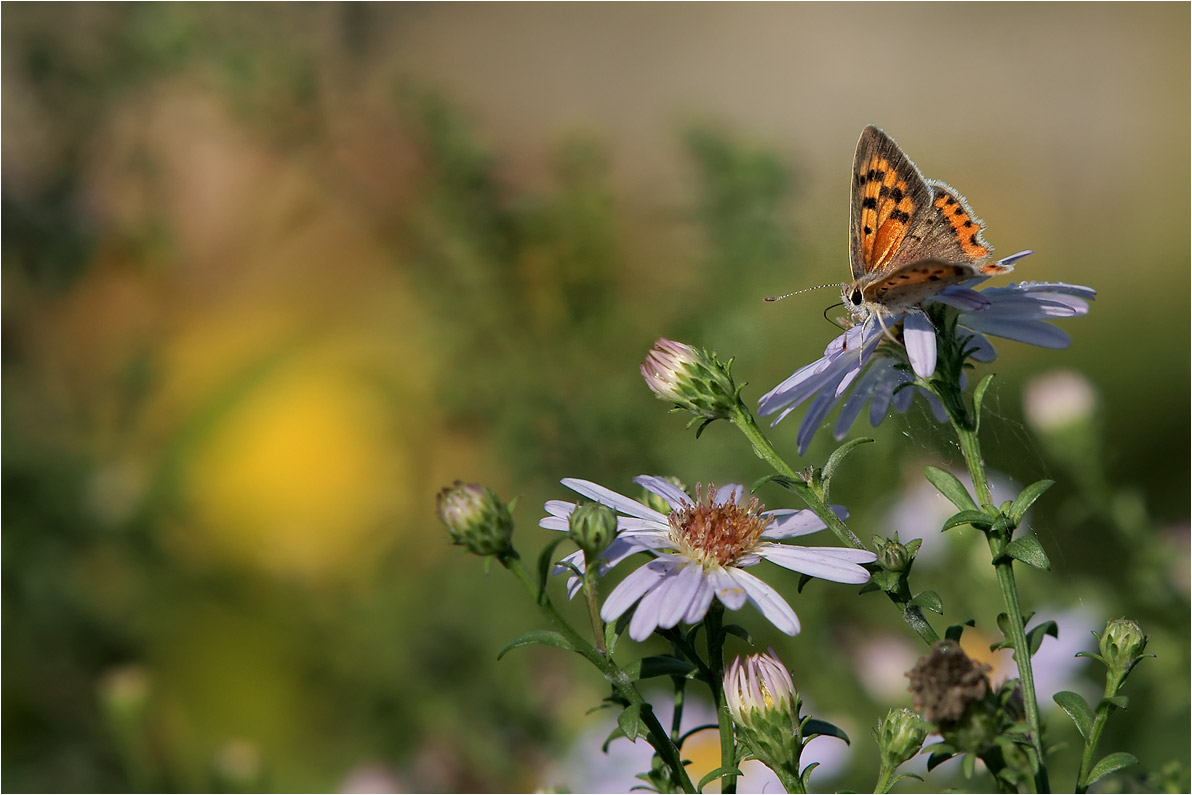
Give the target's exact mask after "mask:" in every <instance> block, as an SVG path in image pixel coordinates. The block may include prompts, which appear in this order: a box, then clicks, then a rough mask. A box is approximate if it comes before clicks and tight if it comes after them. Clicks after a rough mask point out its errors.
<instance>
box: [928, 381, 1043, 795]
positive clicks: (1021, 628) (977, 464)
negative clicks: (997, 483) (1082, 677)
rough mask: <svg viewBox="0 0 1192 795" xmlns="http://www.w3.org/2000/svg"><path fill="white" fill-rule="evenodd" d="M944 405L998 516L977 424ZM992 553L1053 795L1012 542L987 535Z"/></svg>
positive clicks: (1039, 780) (981, 498)
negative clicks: (1010, 552)
mask: <svg viewBox="0 0 1192 795" xmlns="http://www.w3.org/2000/svg"><path fill="white" fill-rule="evenodd" d="M941 402H942V403H943V404H944V406H945V408H946V409H947V412H948V416H949V419H951V420H952V427H953V428H954V429H955V430H956V437H957V439H958V440H959V442H960V452H961V454H962V455H963V456H964V462H965V464H966V465H967V466H968V471H969V476H970V477H971V478H972V480H973V489H974V490H975V491H976V492H977V494H976V496H977V501H978V503H979V504H980V505H981V507H982V509H984V510H985V511H986V512H987V513H990V514H994V513H995V512H996V509H995V508H994V506H993V493H992V492H991V491H990V488H989V479H988V478H987V477H986V475H985V461H984V459H983V458H982V457H981V444H980V442H979V441H978V439H977V431H976V425H977V423H976V422H975V421H972V422H970V421H968V418H967V417H963V416H957V414H958V412H956V411H955V409H954V408H952V405H951V404H952V403H953V401H947V400H943V399H942V398H941ZM986 539H987V540H988V542H989V551H990V553H991V555H992V556H993V568H994V571H995V573H996V574H997V581H998V586H999V587H1000V588H1001V591H1002V601H1003V603H1004V604H1005V606H1006V614H1007V616H1008V617H1009V621H1008V622H1007V624H1008V625H1009V633H1010V643H1011V645H1012V646H1013V647H1014V661H1015V662H1016V663H1017V664H1018V679H1019V682H1020V683H1021V684H1022V699H1023V703H1024V706H1025V709H1026V720H1027V725H1028V726H1029V727H1030V730H1031V745H1032V747H1033V748H1034V749H1035V754H1036V755H1037V757H1038V760H1039V767H1038V770H1037V771H1036V773H1035V786H1036V788H1037V790H1038V791H1039V792H1050V784H1049V783H1048V780H1047V760H1046V758H1045V757H1044V755H1043V729H1042V723H1041V722H1040V720H1039V702H1038V697H1037V696H1036V694H1035V675H1034V671H1033V669H1032V666H1031V650H1030V646H1029V644H1028V642H1027V638H1026V622H1025V620H1024V619H1023V615H1022V606H1021V605H1020V604H1019V601H1018V587H1017V585H1016V584H1015V582H1014V560H1013V558H1011V557H1009V556H1008V555H1005V554H1003V549H1004V548H1005V546H1006V544H1007V543H1009V540H1010V539H1009V538H1001V537H999V536H997V535H995V534H993V533H989V534H987V535H986Z"/></svg>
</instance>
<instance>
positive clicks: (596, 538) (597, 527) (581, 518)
mask: <svg viewBox="0 0 1192 795" xmlns="http://www.w3.org/2000/svg"><path fill="white" fill-rule="evenodd" d="M568 525H569V527H570V536H571V540H572V541H574V542H575V545H576V546H577V547H579V548H580V549H582V550H583V551H584V559H585V560H588V561H593V560H596V558H598V557H600V553H601V552H603V551H604V550H606V549H608V545H609V544H611V543H612V542H613V539H614V538H616V537H617V514H616V513H615V512H614V511H613V509H612V508H609V507H608V506H607V505H602V504H601V503H598V502H587V503H583V504H581V505H577V506H576V507H575V510H574V511H572V512H571V517H570V518H569V519H568Z"/></svg>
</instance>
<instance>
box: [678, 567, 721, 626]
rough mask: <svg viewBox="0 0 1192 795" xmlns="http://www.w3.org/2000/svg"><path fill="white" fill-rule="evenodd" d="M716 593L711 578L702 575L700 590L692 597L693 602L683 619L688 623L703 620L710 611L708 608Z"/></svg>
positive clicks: (688, 606)
mask: <svg viewBox="0 0 1192 795" xmlns="http://www.w3.org/2000/svg"><path fill="white" fill-rule="evenodd" d="M714 595H715V589H714V588H713V587H712V580H711V578H710V577H700V578H699V590H698V591H696V592H695V594H694V595H693V596H692V597H691V602H690V604H688V605H687V612H686V613H684V614H683V621H684V622H685V623H688V624H694V623H695V622H697V621H702V620H703V618H704V616H705V615H707V613H708V608H709V607H711V606H712V597H713V596H714Z"/></svg>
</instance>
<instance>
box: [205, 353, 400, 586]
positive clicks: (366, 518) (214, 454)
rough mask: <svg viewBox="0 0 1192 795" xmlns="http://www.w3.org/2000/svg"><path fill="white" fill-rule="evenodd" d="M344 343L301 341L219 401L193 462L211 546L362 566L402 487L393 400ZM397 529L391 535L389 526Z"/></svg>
mask: <svg viewBox="0 0 1192 795" xmlns="http://www.w3.org/2000/svg"><path fill="white" fill-rule="evenodd" d="M343 353H344V351H342V350H340V351H336V350H335V349H331V350H323V351H314V352H310V351H305V350H304V351H302V352H300V353H298V354H295V355H291V356H287V357H285V358H284V359H283V360H282V361H281V362H280V363H278V364H275V365H274V366H273V367H272V368H270V369H268V370H267V371H266V373H265V375H263V376H262V377H261V379H260V381H259V382H258V383H255V384H254V385H252V386H251V388H249V389H248V391H247V394H245V395H243V396H240V397H238V398H235V399H234V400H233V402H232V405H231V406H230V407H228V408H227V409H226V410H223V411H220V412H219V414H218V419H217V420H215V421H214V422H213V423H212V426H213V427H211V428H210V430H209V431H206V432H205V433H204V434H203V438H202V439H201V440H199V441H198V442H197V443H196V445H195V448H194V451H193V457H191V458H190V460H189V461H188V463H187V466H186V473H187V475H186V478H185V482H184V485H183V490H184V494H185V497H186V498H187V500H188V502H189V505H190V508H191V511H192V515H193V517H194V520H195V525H196V527H197V528H198V529H199V530H200V531H201V532H202V533H203V534H204V536H205V537H206V539H207V540H208V541H209V542H210V544H211V545H212V546H213V547H214V548H215V550H216V551H218V552H221V553H223V554H224V555H227V556H230V557H232V558H233V559H236V560H238V561H240V562H241V563H247V564H249V565H252V566H255V567H259V568H261V569H263V570H265V571H268V572H270V573H273V574H278V575H282V576H297V577H302V578H304V577H316V578H317V577H322V576H324V575H328V574H331V573H334V572H336V571H338V570H345V571H347V570H355V569H356V568H357V566H356V565H354V564H358V563H361V562H365V561H366V560H367V558H368V557H370V556H371V555H372V554H374V553H375V550H376V544H377V543H379V542H384V540H385V537H384V536H382V535H381V534H380V532H379V531H384V530H386V529H387V530H389V531H390V534H392V531H393V530H394V529H395V525H396V523H397V509H398V507H399V505H398V503H400V502H403V501H404V499H405V498H406V493H405V492H406V489H405V487H404V480H405V479H406V478H408V477H409V469H410V464H409V461H410V456H409V455H408V453H409V451H401V452H404V453H406V454H405V455H399V454H398V452H399V451H398V450H396V449H395V441H396V440H395V434H394V429H393V427H392V426H393V423H394V414H395V412H394V410H393V408H392V407H390V406H387V405H384V404H383V400H382V392H381V390H380V389H379V387H378V386H377V385H375V384H373V383H371V382H370V381H369V380H368V379H367V378H366V377H365V376H364V375H362V374H361V372H360V371H359V370H358V369H356V368H353V367H352V366H351V364H350V362H351V360H352V359H353V357H352V356H350V355H349V356H347V357H346V359H347V361H343V359H344V358H345V357H344V356H343ZM390 537H391V535H390Z"/></svg>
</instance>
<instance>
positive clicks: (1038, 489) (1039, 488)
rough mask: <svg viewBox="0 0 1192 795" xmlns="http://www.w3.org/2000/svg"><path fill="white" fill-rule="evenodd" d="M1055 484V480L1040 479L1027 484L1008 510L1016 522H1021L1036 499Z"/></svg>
mask: <svg viewBox="0 0 1192 795" xmlns="http://www.w3.org/2000/svg"><path fill="white" fill-rule="evenodd" d="M1054 485H1055V481H1054V480H1038V481H1035V482H1034V483H1032V484H1031V485H1029V486H1027V487H1026V488H1025V489H1023V490H1022V492H1021V493H1019V495H1018V496H1017V497H1015V498H1014V503H1013V504H1012V505H1011V506H1010V510H1009V511H1008V512H1007V513H1008V514H1009V516H1010V518H1011V519H1012V520H1013V521H1014V524H1016V525H1017V524H1020V523H1021V522H1022V517H1023V516H1025V515H1026V512H1027V510H1028V509H1029V508H1030V507H1031V505H1033V504H1034V502H1035V500H1037V499H1039V498H1040V497H1042V496H1043V492H1045V491H1047V490H1048V489H1049V488H1051V487H1052V486H1054Z"/></svg>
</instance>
